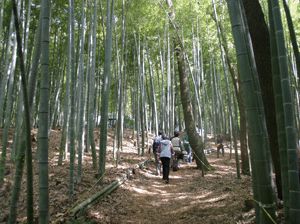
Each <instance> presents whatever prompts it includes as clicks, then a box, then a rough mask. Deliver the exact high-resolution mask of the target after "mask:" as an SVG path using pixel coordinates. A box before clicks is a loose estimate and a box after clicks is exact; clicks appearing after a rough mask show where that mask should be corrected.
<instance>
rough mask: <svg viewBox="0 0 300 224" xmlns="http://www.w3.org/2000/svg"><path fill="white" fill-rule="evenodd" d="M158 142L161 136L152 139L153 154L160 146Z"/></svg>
mask: <svg viewBox="0 0 300 224" xmlns="http://www.w3.org/2000/svg"><path fill="white" fill-rule="evenodd" d="M160 141H161V136H160V135H159V136H156V137H155V138H154V141H153V145H152V148H153V152H154V153H155V152H156V151H157V149H158V147H159V145H160Z"/></svg>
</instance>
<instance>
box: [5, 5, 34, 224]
mask: <svg viewBox="0 0 300 224" xmlns="http://www.w3.org/2000/svg"><path fill="white" fill-rule="evenodd" d="M12 5H13V12H14V19H15V28H16V37H17V44H18V46H17V52H18V57H19V62H20V63H19V64H20V71H21V81H22V91H23V102H24V126H25V133H26V134H25V137H24V138H25V144H23V147H22V149H21V150H20V155H21V156H20V157H19V160H18V161H17V167H16V174H15V180H14V188H13V194H12V200H11V207H10V216H9V223H14V222H15V221H16V205H17V201H18V197H19V191H20V186H21V179H22V170H23V164H24V156H23V155H24V153H23V152H24V148H25V149H26V165H27V166H26V167H27V223H33V175H32V151H31V131H30V130H31V125H30V114H29V104H28V94H27V82H26V77H25V65H24V55H23V51H22V40H21V35H20V27H19V17H18V12H17V4H16V1H15V0H12ZM19 174H20V175H19Z"/></svg>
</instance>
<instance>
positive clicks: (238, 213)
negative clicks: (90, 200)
mask: <svg viewBox="0 0 300 224" xmlns="http://www.w3.org/2000/svg"><path fill="white" fill-rule="evenodd" d="M208 159H209V161H210V163H211V165H212V166H213V167H214V170H212V171H209V172H208V173H206V175H205V177H204V178H203V177H202V176H201V171H199V170H197V169H196V167H195V165H194V164H192V165H188V164H183V165H181V168H180V170H179V171H176V172H173V171H170V183H169V184H165V183H164V182H163V181H162V179H161V176H156V175H155V174H154V171H155V168H154V163H151V164H149V165H148V166H147V167H145V169H142V170H137V171H136V174H135V175H134V176H133V178H132V179H131V180H129V181H127V182H126V183H125V184H124V185H123V186H122V187H120V188H119V189H118V190H117V191H115V192H114V193H113V194H112V195H110V196H109V197H107V198H106V199H104V200H103V201H100V202H98V203H97V204H96V205H94V206H93V207H92V208H90V209H89V210H88V211H87V216H88V218H89V219H90V220H93V221H95V223H145V224H148V223H149V224H150V223H210V224H214V223H216V224H217V223H222V224H226V223H228V224H231V223H252V222H249V221H242V220H246V219H249V217H251V216H252V214H251V212H252V211H250V213H245V211H243V207H244V201H245V200H246V199H249V195H250V188H251V183H250V178H249V177H243V178H242V179H241V180H237V179H236V174H235V166H234V161H233V160H229V159H228V158H216V155H213V154H212V155H209V157H208Z"/></svg>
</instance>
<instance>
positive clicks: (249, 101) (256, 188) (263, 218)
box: [227, 0, 275, 224]
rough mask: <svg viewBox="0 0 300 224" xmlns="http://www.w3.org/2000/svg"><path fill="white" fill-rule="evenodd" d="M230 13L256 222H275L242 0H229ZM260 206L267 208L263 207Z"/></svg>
mask: <svg viewBox="0 0 300 224" xmlns="http://www.w3.org/2000/svg"><path fill="white" fill-rule="evenodd" d="M227 4H228V10H229V15H230V22H231V26H232V32H233V37H234V42H235V46H236V55H237V62H238V69H239V71H240V75H241V76H240V77H241V84H242V86H241V87H242V88H243V90H244V91H243V99H244V102H245V107H246V115H247V116H246V118H247V125H248V126H247V127H248V133H249V134H248V136H249V147H250V151H251V165H252V179H253V194H254V199H255V200H256V201H258V202H259V204H256V222H257V223H262V224H264V223H274V218H275V207H274V202H275V201H274V197H273V189H272V185H271V181H272V178H271V171H270V164H269V158H268V156H269V153H268V147H269V144H268V141H267V138H266V135H267V130H266V127H265V118H264V114H263V113H264V110H263V108H262V103H261V102H262V99H261V95H260V89H259V85H257V77H256V71H255V65H254V63H255V62H254V61H253V58H252V57H253V55H252V52H251V45H250V43H249V41H250V40H249V39H248V35H249V34H248V32H247V30H246V27H245V25H246V24H245V23H244V21H243V15H242V9H241V5H240V1H235V0H228V1H227ZM260 203H261V204H262V205H263V207H261V206H260Z"/></svg>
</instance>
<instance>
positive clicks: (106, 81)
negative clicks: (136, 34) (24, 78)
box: [98, 0, 114, 178]
mask: <svg viewBox="0 0 300 224" xmlns="http://www.w3.org/2000/svg"><path fill="white" fill-rule="evenodd" d="M113 3H114V1H113V0H107V8H106V16H107V18H106V19H107V22H106V40H105V61H104V76H103V88H102V94H101V123H100V149H99V168H98V175H99V177H101V178H103V175H104V173H105V163H106V147H107V120H108V99H109V93H110V78H111V77H110V76H111V72H110V69H111V68H110V66H111V55H112V12H113Z"/></svg>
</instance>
